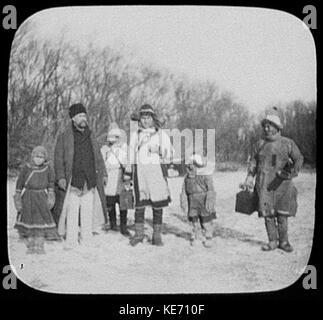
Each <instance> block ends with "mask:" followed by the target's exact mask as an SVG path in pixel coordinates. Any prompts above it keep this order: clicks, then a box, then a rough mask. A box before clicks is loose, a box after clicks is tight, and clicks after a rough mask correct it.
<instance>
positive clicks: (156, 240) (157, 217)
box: [152, 208, 164, 246]
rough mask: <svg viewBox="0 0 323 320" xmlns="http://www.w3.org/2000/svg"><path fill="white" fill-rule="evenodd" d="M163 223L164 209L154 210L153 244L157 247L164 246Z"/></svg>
mask: <svg viewBox="0 0 323 320" xmlns="http://www.w3.org/2000/svg"><path fill="white" fill-rule="evenodd" d="M162 223H163V209H155V208H153V238H152V244H153V245H155V246H163V245H164V244H163V242H162V236H161V229H162Z"/></svg>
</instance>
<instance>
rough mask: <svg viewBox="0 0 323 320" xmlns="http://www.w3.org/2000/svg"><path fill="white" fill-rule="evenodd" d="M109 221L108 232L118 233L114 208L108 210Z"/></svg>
mask: <svg viewBox="0 0 323 320" xmlns="http://www.w3.org/2000/svg"><path fill="white" fill-rule="evenodd" d="M109 220H110V230H112V231H118V227H117V217H116V209H115V207H114V206H113V207H110V208H109Z"/></svg>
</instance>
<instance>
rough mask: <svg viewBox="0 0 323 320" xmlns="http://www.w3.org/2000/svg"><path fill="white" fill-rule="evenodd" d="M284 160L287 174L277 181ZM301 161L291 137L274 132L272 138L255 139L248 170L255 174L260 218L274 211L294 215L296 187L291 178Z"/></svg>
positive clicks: (283, 165)
mask: <svg viewBox="0 0 323 320" xmlns="http://www.w3.org/2000/svg"><path fill="white" fill-rule="evenodd" d="M288 162H290V163H291V177H290V179H287V180H281V179H280V178H279V177H278V176H277V173H278V171H280V170H282V169H283V168H284V167H285V166H286V164H287V163H288ZM302 164H303V156H302V154H301V152H300V150H299V149H298V147H297V145H296V144H295V142H294V141H293V140H292V139H289V138H287V137H282V136H281V135H280V134H278V136H277V137H276V138H275V139H274V140H273V141H270V140H263V139H261V140H260V141H258V143H257V145H256V148H255V150H254V154H253V158H252V160H251V162H250V165H249V169H248V171H249V174H250V175H252V176H255V175H256V183H255V190H256V193H257V195H258V197H259V207H258V213H259V216H260V217H265V216H273V215H275V214H276V213H278V214H281V215H286V216H295V214H296V210H297V190H296V187H295V185H294V183H293V181H292V178H294V177H296V176H297V175H298V172H299V170H300V168H301V166H302ZM271 186H276V187H274V188H272V187H271Z"/></svg>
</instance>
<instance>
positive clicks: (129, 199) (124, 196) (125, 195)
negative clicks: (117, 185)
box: [119, 182, 135, 210]
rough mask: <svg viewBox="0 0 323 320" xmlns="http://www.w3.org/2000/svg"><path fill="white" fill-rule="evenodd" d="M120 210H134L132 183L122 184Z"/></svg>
mask: <svg viewBox="0 0 323 320" xmlns="http://www.w3.org/2000/svg"><path fill="white" fill-rule="evenodd" d="M119 207H120V210H128V209H134V208H135V199H134V195H133V184H132V182H124V183H123V187H122V190H121V192H120V204H119Z"/></svg>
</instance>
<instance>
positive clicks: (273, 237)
mask: <svg viewBox="0 0 323 320" xmlns="http://www.w3.org/2000/svg"><path fill="white" fill-rule="evenodd" d="M265 226H266V231H267V236H268V240H269V242H268V243H266V244H265V245H263V246H262V247H261V249H262V250H263V251H271V250H275V249H276V248H277V247H278V244H277V238H278V236H277V226H276V221H275V217H265Z"/></svg>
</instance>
